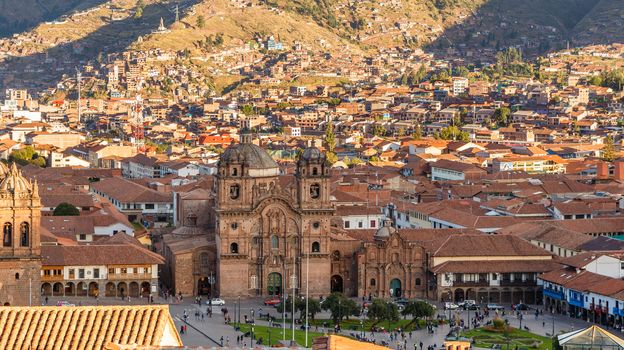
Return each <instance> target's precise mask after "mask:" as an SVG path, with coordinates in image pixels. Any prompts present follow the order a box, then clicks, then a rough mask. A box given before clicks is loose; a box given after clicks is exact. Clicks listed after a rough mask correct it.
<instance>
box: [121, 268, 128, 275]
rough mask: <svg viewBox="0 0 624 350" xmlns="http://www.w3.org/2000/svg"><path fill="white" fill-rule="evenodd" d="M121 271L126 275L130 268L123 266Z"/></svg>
mask: <svg viewBox="0 0 624 350" xmlns="http://www.w3.org/2000/svg"><path fill="white" fill-rule="evenodd" d="M121 273H122V274H124V275H125V274H127V273H128V269H126V268H125V267H122V268H121Z"/></svg>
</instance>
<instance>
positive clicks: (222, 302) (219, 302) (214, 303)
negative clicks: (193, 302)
mask: <svg viewBox="0 0 624 350" xmlns="http://www.w3.org/2000/svg"><path fill="white" fill-rule="evenodd" d="M206 305H212V306H222V305H225V300H223V299H221V298H212V299H210V300H207V301H206Z"/></svg>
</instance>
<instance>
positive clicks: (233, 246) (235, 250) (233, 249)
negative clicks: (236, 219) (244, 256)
mask: <svg viewBox="0 0 624 350" xmlns="http://www.w3.org/2000/svg"><path fill="white" fill-rule="evenodd" d="M230 253H232V254H238V243H232V244H230Z"/></svg>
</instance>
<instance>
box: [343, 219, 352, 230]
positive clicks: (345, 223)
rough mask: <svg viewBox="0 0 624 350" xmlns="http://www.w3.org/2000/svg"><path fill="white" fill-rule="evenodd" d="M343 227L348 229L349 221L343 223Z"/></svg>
mask: <svg viewBox="0 0 624 350" xmlns="http://www.w3.org/2000/svg"><path fill="white" fill-rule="evenodd" d="M344 227H345V228H350V227H351V222H350V221H349V220H347V221H345V222H344Z"/></svg>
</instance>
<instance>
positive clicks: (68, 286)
mask: <svg viewBox="0 0 624 350" xmlns="http://www.w3.org/2000/svg"><path fill="white" fill-rule="evenodd" d="M100 287H101V285H100V284H99V283H97V282H89V283H87V282H78V283H74V282H66V283H65V284H63V283H61V282H56V283H48V282H45V283H42V284H41V295H42V296H55V297H69V296H72V297H86V296H89V297H100V296H102V292H101V291H100ZM103 287H104V295H103V296H105V297H128V296H130V297H134V298H138V297H139V296H143V297H148V296H149V295H150V293H151V288H152V287H151V283H150V282H141V283H139V282H130V283H126V282H118V283H114V282H108V283H106V284H104V285H103Z"/></svg>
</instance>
